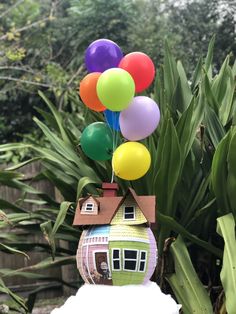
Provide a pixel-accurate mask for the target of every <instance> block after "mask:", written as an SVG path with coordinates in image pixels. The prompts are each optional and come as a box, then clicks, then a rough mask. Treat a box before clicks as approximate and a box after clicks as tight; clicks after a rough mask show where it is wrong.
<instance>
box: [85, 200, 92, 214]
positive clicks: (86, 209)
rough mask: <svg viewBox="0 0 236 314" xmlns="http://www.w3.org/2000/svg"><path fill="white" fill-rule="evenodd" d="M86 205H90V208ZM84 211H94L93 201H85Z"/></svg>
mask: <svg viewBox="0 0 236 314" xmlns="http://www.w3.org/2000/svg"><path fill="white" fill-rule="evenodd" d="M88 205H92V207H91V209H88V208H87V207H88ZM84 211H85V212H88V213H91V212H93V211H94V203H91V202H90V203H89V202H88V203H86V204H85V207H84Z"/></svg>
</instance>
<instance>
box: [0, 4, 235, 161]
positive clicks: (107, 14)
mask: <svg viewBox="0 0 236 314" xmlns="http://www.w3.org/2000/svg"><path fill="white" fill-rule="evenodd" d="M235 12H236V7H235V5H234V3H233V1H227V2H225V1H222V0H214V1H210V2H209V1H208V2H207V1H205V0H194V1H190V2H189V1H184V2H183V4H176V2H175V1H173V0H168V1H165V2H163V1H161V0H135V1H133V0H127V1H120V0H109V1H106V0H97V1H92V0H82V1H79V0H70V1H67V0H62V1H51V0H42V1H33V0H22V1H13V0H9V1H2V2H1V4H0V42H1V53H0V87H1V91H0V106H1V117H0V143H7V142H9V141H10V142H12V141H19V140H21V139H22V137H25V136H28V135H29V134H31V133H34V134H35V133H36V132H35V131H33V130H34V124H33V123H32V116H35V115H37V116H38V117H39V115H38V113H37V112H36V110H35V107H38V108H39V107H40V109H42V110H45V106H44V104H43V103H42V102H41V101H40V98H39V97H38V94H37V91H38V89H42V90H43V91H44V92H45V93H46V94H47V96H48V97H50V99H51V100H52V101H53V103H54V104H55V106H56V107H57V108H59V110H61V109H64V110H66V111H68V112H74V113H78V107H76V106H74V102H73V99H74V98H77V100H78V96H77V94H76V87H77V85H78V83H79V80H80V79H81V77H82V76H83V75H84V73H85V71H84V70H85V69H84V65H83V64H84V51H85V49H86V47H87V46H88V45H89V44H90V43H91V42H92V41H94V40H96V39H98V38H110V39H112V40H114V41H116V42H117V43H118V44H119V45H120V46H121V47H122V49H123V51H124V53H128V52H131V51H143V52H145V53H147V54H148V55H150V57H151V58H152V59H153V60H154V63H155V64H156V66H157V68H159V67H160V66H161V65H162V64H163V63H165V62H167V61H168V60H164V50H165V47H164V45H163V42H164V40H165V39H168V42H169V43H170V46H171V47H173V48H174V55H175V57H177V58H179V59H181V60H182V61H183V62H184V68H185V72H186V74H185V73H184V71H183V68H182V64H181V63H180V62H178V66H177V72H176V73H175V74H177V73H179V74H180V78H179V80H180V81H179V83H178V84H179V85H181V86H182V87H183V84H185V85H184V89H185V90H186V93H185V95H182V96H181V93H182V91H181V90H180V89H177V90H176V91H175V90H172V93H176V92H179V93H180V94H179V95H178V97H179V103H178V104H177V106H178V107H182V109H181V110H183V109H184V108H186V103H188V102H189V97H191V93H189V92H187V88H188V84H186V82H187V81H186V80H185V78H184V77H183V76H186V75H187V77H188V79H189V78H190V73H192V71H193V67H194V65H195V64H196V63H197V60H198V59H199V55H204V54H205V53H206V51H207V43H208V41H209V39H210V38H211V37H212V35H213V34H216V39H215V42H216V43H215V44H216V47H217V49H216V51H215V58H214V63H213V64H212V62H211V61H212V60H211V58H209V60H208V61H210V62H208V63H206V68H207V72H208V74H210V72H211V70H212V69H213V70H214V73H215V72H216V69H217V70H218V69H219V68H220V65H221V63H222V60H223V58H224V56H225V54H226V52H227V53H230V52H232V53H233V54H234V55H235V51H236V47H235V40H234V38H235V19H234V15H235ZM186 55H187V56H188V58H185V56H186ZM169 61H170V60H169ZM209 64H212V66H211V68H208V65H209ZM201 66H202V60H201V61H200V62H199V67H198V70H200V69H201ZM172 69H173V68H172ZM226 71H227V72H228V70H227V67H226ZM228 73H229V72H228ZM175 74H174V73H173V75H175ZM158 75H161V74H160V73H158ZM199 78H200V72H199V71H196V72H195V77H194V78H192V79H191V80H192V89H193V88H194V86H195V87H196V84H195V83H198V80H199ZM209 79H211V78H209ZM196 80H197V81H196ZM172 83H173V82H170V86H169V88H170V87H172ZM206 84H207V83H206ZM232 84H233V80H232V77H231V82H229V83H228V86H227V87H226V88H228V89H230V91H232V89H231V87H230V86H231V85H232ZM216 86H217V84H216ZM166 87H168V86H166ZM151 89H152V87H151ZM213 95H214V94H213ZM170 96H171V95H170ZM214 96H215V95H214ZM219 96H220V95H219ZM168 97H169V96H168ZM180 97H184V98H182V99H181V98H180ZM231 97H232V93H230V92H229V93H225V99H224V103H225V106H224V107H227V102H228V101H230V98H231ZM214 98H215V97H212V101H213V103H214ZM169 105H171V104H169ZM227 108H228V107H227ZM79 113H80V111H79ZM229 114H230V113H229V112H227V111H224V109H223V108H222V115H224V117H222V118H223V119H224V123H227V116H228V115H229ZM35 137H36V140H41V139H39V136H38V133H36V134H35ZM11 156H12V154H11ZM11 156H10V155H9V156H8V159H9V158H13V160H15V159H18V156H16V157H15V156H12V157H11Z"/></svg>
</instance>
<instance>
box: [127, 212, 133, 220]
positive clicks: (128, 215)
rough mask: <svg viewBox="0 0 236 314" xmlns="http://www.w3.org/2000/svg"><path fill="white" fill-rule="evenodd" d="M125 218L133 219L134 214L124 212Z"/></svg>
mask: <svg viewBox="0 0 236 314" xmlns="http://www.w3.org/2000/svg"><path fill="white" fill-rule="evenodd" d="M125 219H134V214H126V213H125Z"/></svg>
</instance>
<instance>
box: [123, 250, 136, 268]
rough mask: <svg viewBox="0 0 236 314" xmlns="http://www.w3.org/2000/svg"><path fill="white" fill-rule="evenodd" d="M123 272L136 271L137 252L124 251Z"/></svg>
mask: <svg viewBox="0 0 236 314" xmlns="http://www.w3.org/2000/svg"><path fill="white" fill-rule="evenodd" d="M123 259H124V270H128V271H136V268H137V259H138V251H137V250H126V249H124V255H123Z"/></svg>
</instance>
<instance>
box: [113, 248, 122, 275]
mask: <svg viewBox="0 0 236 314" xmlns="http://www.w3.org/2000/svg"><path fill="white" fill-rule="evenodd" d="M114 251H119V257H116V258H114V257H113V252H114ZM120 253H121V252H120V249H118V248H114V249H112V271H121V258H120V257H121V255H120ZM115 261H118V262H119V265H120V267H119V269H118V268H114V262H115Z"/></svg>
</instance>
